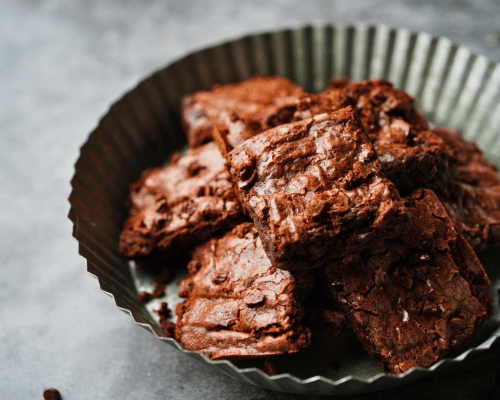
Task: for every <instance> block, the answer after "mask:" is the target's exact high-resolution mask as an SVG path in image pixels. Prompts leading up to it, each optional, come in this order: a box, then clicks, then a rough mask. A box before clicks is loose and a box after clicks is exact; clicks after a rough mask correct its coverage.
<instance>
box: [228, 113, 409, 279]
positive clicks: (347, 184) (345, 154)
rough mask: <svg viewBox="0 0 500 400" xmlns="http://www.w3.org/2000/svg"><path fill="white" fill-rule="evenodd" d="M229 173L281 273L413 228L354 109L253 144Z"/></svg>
mask: <svg viewBox="0 0 500 400" xmlns="http://www.w3.org/2000/svg"><path fill="white" fill-rule="evenodd" d="M228 168H229V170H230V172H231V175H232V177H233V180H234V182H235V185H236V186H237V187H238V190H239V192H240V195H241V198H242V201H243V203H244V205H245V208H246V209H247V211H248V212H249V214H250V216H251V217H252V219H253V221H254V222H255V224H256V227H257V230H258V231H259V235H260V237H261V239H262V243H263V245H264V248H265V250H266V253H267V255H268V256H269V258H270V259H271V262H272V263H273V264H274V265H276V266H278V267H279V268H284V269H304V268H313V267H318V266H320V265H323V264H324V263H327V262H328V261H329V260H330V259H331V258H334V257H338V256H340V255H342V254H344V253H351V252H356V251H360V250H361V249H362V248H363V247H364V246H366V245H367V244H368V243H370V242H371V241H372V240H373V239H375V238H377V239H378V240H379V239H381V238H383V237H393V236H396V235H398V234H399V233H401V232H402V231H403V230H405V229H406V228H408V226H409V218H408V215H407V214H406V211H405V208H404V206H403V203H402V202H401V199H400V197H399V194H398V192H397V190H396V188H395V186H394V185H393V184H392V183H391V182H390V181H389V180H388V179H387V178H385V176H384V173H383V171H382V167H381V164H380V161H379V160H378V158H377V156H376V154H375V152H374V151H373V147H372V145H371V143H370V141H369V140H368V138H367V137H366V134H365V133H364V131H363V128H362V127H361V125H360V123H359V122H358V121H357V119H356V117H355V115H354V114H353V111H352V109H351V108H350V107H348V108H345V109H342V110H340V111H337V112H335V113H332V114H322V115H319V116H316V117H314V118H312V119H308V120H304V121H299V122H295V123H291V124H286V125H281V126H279V127H277V128H274V129H270V130H268V131H266V132H264V133H261V134H259V135H257V136H254V137H253V138H251V139H248V140H247V141H246V142H244V143H243V144H241V145H240V146H238V147H237V148H235V149H234V150H233V151H231V153H229V157H228Z"/></svg>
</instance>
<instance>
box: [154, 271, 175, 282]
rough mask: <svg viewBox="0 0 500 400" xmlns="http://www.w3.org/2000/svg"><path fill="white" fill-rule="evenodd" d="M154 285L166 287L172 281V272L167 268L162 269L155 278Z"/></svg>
mask: <svg viewBox="0 0 500 400" xmlns="http://www.w3.org/2000/svg"><path fill="white" fill-rule="evenodd" d="M154 281H155V283H156V284H159V285H161V284H163V285H168V284H169V283H170V282H171V281H172V271H171V270H170V269H168V268H163V269H162V270H161V272H160V274H159V275H157V276H155V278H154Z"/></svg>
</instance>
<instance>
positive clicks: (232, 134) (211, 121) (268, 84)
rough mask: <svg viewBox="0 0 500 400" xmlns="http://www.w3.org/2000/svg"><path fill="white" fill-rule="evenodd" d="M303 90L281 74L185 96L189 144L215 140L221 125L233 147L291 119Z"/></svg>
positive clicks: (185, 128)
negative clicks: (213, 132) (213, 136)
mask: <svg viewBox="0 0 500 400" xmlns="http://www.w3.org/2000/svg"><path fill="white" fill-rule="evenodd" d="M303 95H304V92H303V90H302V89H301V88H300V87H299V86H298V85H296V84H295V83H293V82H291V81H289V80H288V79H285V78H281V77H278V76H260V75H258V76H254V77H253V78H251V79H249V80H247V81H245V82H241V83H234V84H230V85H224V86H216V87H214V88H213V89H212V90H210V91H199V92H196V93H193V94H191V95H188V96H185V97H184V98H183V100H182V104H181V116H182V123H183V127H184V131H185V132H186V135H187V137H188V142H189V146H190V147H192V148H194V147H197V146H200V145H202V144H203V143H206V142H209V141H211V140H212V131H213V130H214V128H218V129H219V130H220V132H221V134H222V135H223V136H224V138H225V139H226V140H227V142H228V143H230V144H231V145H232V146H233V147H235V146H236V145H238V144H239V143H241V142H243V141H244V140H245V139H246V138H247V137H251V136H253V135H255V134H256V133H259V132H262V131H264V130H267V129H269V128H272V127H274V126H277V125H280V124H282V123H283V122H290V121H291V118H292V116H293V113H294V112H295V109H296V102H297V98H298V97H301V96H303Z"/></svg>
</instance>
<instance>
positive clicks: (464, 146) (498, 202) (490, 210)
mask: <svg viewBox="0 0 500 400" xmlns="http://www.w3.org/2000/svg"><path fill="white" fill-rule="evenodd" d="M433 132H434V133H435V134H437V135H438V136H439V137H441V138H442V139H443V140H444V141H445V142H446V143H447V144H448V145H449V147H450V148H451V149H452V150H453V167H454V168H456V169H457V171H458V173H457V175H456V177H454V178H453V179H450V180H448V181H447V182H444V183H443V182H438V184H433V185H434V186H435V190H436V193H437V195H438V197H439V198H440V199H441V201H442V202H443V204H444V206H445V207H446V210H447V211H448V213H449V215H450V217H451V218H452V219H453V221H454V222H455V224H456V226H457V228H458V229H459V230H460V231H461V233H462V235H463V236H464V237H465V239H466V240H467V241H468V242H469V244H470V245H471V247H472V248H473V249H474V250H476V251H481V250H484V249H485V248H488V247H493V246H498V245H500V173H499V172H498V170H497V168H496V166H495V165H494V164H493V163H490V162H489V161H488V160H487V159H486V157H485V156H484V154H483V152H482V151H481V150H480V149H479V148H478V147H477V145H476V144H475V143H473V142H469V141H467V140H465V139H464V136H463V134H462V132H461V131H460V130H458V129H455V130H451V129H446V128H433Z"/></svg>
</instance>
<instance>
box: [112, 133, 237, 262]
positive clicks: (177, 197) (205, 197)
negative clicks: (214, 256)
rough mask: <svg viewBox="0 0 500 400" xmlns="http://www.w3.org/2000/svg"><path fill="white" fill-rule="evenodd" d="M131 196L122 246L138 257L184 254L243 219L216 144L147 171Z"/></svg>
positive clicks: (121, 251)
mask: <svg viewBox="0 0 500 400" xmlns="http://www.w3.org/2000/svg"><path fill="white" fill-rule="evenodd" d="M129 197H130V203H131V205H130V217H129V218H128V219H127V220H126V221H125V224H124V226H123V230H122V232H121V235H120V241H119V249H120V253H121V254H122V255H123V256H125V257H128V258H133V259H136V260H138V261H140V260H144V259H148V258H149V259H152V258H157V257H167V256H170V255H174V254H180V253H182V252H185V251H187V250H189V249H191V248H192V247H193V246H195V245H196V244H198V243H200V242H202V241H204V240H207V239H209V238H210V237H212V236H213V235H215V234H219V233H222V232H224V231H225V230H229V229H231V228H233V227H234V226H236V225H237V224H239V223H240V222H242V221H243V220H244V214H243V210H242V207H241V204H240V202H239V201H238V199H237V196H236V192H235V190H234V188H233V184H232V183H231V181H230V176H229V173H228V172H227V171H226V169H225V167H224V158H223V157H222V155H221V154H220V152H219V150H218V149H217V146H216V144H215V143H208V144H206V145H203V146H201V147H198V148H196V149H193V150H188V152H187V153H186V154H185V155H183V156H180V157H179V156H176V157H174V159H173V160H172V162H171V163H170V165H168V166H166V167H162V168H155V169H152V170H149V171H146V172H145V173H144V174H143V176H142V178H141V179H140V180H139V181H138V182H136V183H135V184H133V185H132V186H131V191H130V196H129Z"/></svg>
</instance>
